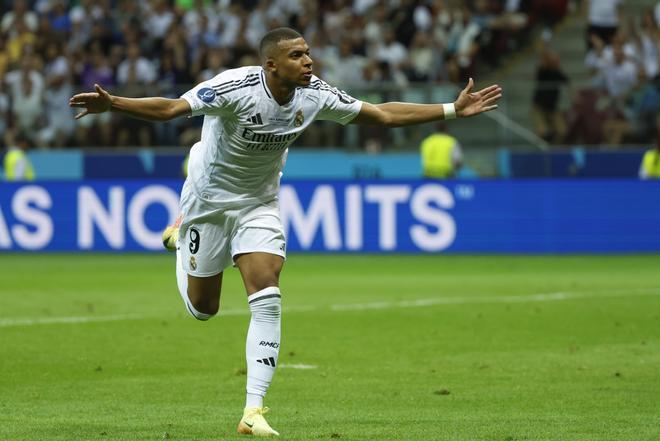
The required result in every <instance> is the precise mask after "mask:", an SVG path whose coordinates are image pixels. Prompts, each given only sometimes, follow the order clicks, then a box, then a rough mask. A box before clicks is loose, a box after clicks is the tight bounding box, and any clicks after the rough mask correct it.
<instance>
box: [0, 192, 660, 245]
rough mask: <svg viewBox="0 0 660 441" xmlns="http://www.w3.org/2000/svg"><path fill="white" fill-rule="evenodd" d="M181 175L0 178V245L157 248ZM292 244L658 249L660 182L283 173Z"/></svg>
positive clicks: (283, 201) (282, 202)
mask: <svg viewBox="0 0 660 441" xmlns="http://www.w3.org/2000/svg"><path fill="white" fill-rule="evenodd" d="M180 188H181V181H180V180H133V181H126V180H122V181H112V180H108V181H100V180H96V181H75V182H74V181H68V182H51V183H40V184H3V190H2V191H1V192H0V250H3V251H27V250H33V251H119V252H122V251H161V250H162V249H163V248H162V244H161V231H162V229H163V228H164V227H165V226H166V225H167V224H168V223H171V222H172V221H173V220H174V218H175V217H176V215H177V214H178V194H179V191H180ZM280 206H281V216H282V221H283V224H284V227H285V229H286V232H287V237H288V245H287V246H288V250H289V251H310V252H324V251H331V252H370V253H379V252H402V253H482V252H483V253H600V252H605V253H618V252H622V253H628V252H630V253H632V252H658V251H660V235H658V234H657V228H658V225H660V182H641V181H637V180H616V181H613V180H588V181H585V180H571V179H565V180H561V181H557V180H552V181H551V180H542V179H536V180H524V179H519V180H515V181H511V180H498V181H467V180H466V181H443V182H439V181H430V180H429V181H423V180H401V181H395V180H390V181H383V180H370V181H285V182H284V183H283V185H282V188H281V191H280Z"/></svg>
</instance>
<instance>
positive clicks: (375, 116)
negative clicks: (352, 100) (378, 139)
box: [352, 78, 502, 127]
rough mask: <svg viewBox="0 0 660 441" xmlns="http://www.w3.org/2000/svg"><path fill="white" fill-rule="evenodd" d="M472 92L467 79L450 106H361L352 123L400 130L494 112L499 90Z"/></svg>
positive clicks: (397, 104)
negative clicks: (432, 122)
mask: <svg viewBox="0 0 660 441" xmlns="http://www.w3.org/2000/svg"><path fill="white" fill-rule="evenodd" d="M473 88H474V81H473V80H472V78H470V81H468V84H467V86H466V87H465V89H463V90H462V91H461V93H460V95H459V96H458V98H457V99H456V101H455V102H454V103H453V104H413V103H397V102H391V103H383V104H369V103H363V104H362V109H361V110H360V113H358V115H357V116H356V117H355V119H354V120H353V121H352V122H353V123H354V124H375V125H383V126H387V127H401V126H410V125H414V124H422V123H426V122H431V121H437V120H441V119H451V118H455V117H458V118H466V117H468V116H474V115H478V114H480V113H483V112H488V111H490V110H494V109H497V102H498V101H499V100H500V98H502V88H501V87H500V86H498V85H493V86H489V87H486V88H484V89H481V90H479V91H477V92H472V89H473Z"/></svg>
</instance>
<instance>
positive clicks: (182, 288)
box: [176, 249, 213, 321]
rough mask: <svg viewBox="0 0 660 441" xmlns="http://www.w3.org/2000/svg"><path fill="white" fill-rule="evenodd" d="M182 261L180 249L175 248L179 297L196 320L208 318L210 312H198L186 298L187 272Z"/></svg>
mask: <svg viewBox="0 0 660 441" xmlns="http://www.w3.org/2000/svg"><path fill="white" fill-rule="evenodd" d="M182 263H183V262H181V250H179V249H177V250H176V284H177V285H178V286H179V294H181V298H182V299H183V303H185V304H186V309H187V310H188V313H189V314H190V315H192V316H193V317H195V318H196V319H197V320H203V321H205V320H208V319H210V318H211V317H213V315H211V314H205V313H203V312H199V311H198V310H196V309H195V307H194V306H193V305H192V303H191V302H190V299H189V298H188V273H186V272H185V271H184V269H183V264H182Z"/></svg>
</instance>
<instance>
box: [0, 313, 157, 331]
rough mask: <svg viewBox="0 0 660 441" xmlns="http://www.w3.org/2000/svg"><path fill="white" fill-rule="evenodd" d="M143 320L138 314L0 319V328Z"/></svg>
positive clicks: (142, 316)
mask: <svg viewBox="0 0 660 441" xmlns="http://www.w3.org/2000/svg"><path fill="white" fill-rule="evenodd" d="M143 318H145V316H144V315H139V314H125V315H105V316H97V317H94V316H86V317H34V318H2V319H0V328H8V327H12V326H34V325H53V324H74V323H93V322H118V321H127V320H141V319H143Z"/></svg>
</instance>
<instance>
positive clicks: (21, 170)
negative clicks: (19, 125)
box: [3, 131, 35, 182]
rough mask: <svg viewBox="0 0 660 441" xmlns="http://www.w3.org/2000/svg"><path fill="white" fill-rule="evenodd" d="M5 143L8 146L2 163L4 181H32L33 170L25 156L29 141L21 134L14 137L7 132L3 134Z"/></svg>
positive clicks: (11, 133) (33, 177)
mask: <svg viewBox="0 0 660 441" xmlns="http://www.w3.org/2000/svg"><path fill="white" fill-rule="evenodd" d="M5 143H6V144H7V145H8V146H9V148H8V149H7V153H5V157H4V161H3V163H4V171H5V180H6V181H10V182H19V181H34V179H35V174H34V168H33V167H32V162H30V158H29V157H28V155H27V154H26V152H27V150H28V149H29V148H30V140H29V139H28V138H27V137H26V136H25V135H24V134H22V133H19V134H18V135H14V133H13V132H12V131H8V132H7V133H6V134H5Z"/></svg>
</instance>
